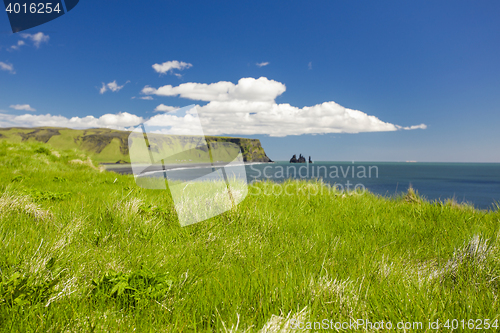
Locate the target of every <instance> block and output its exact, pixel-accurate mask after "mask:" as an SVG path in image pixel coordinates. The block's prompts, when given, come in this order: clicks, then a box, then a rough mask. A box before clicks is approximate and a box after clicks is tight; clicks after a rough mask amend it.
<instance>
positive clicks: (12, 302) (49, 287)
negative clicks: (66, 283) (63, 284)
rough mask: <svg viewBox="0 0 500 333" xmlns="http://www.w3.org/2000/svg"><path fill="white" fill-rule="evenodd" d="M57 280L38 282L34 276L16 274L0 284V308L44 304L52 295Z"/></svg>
mask: <svg viewBox="0 0 500 333" xmlns="http://www.w3.org/2000/svg"><path fill="white" fill-rule="evenodd" d="M58 282H59V278H54V279H48V280H45V281H42V282H39V281H37V280H36V279H35V277H34V276H23V275H22V274H21V273H19V272H16V273H14V274H12V275H11V276H10V277H9V278H2V281H1V282H0V306H2V305H8V306H11V307H13V306H23V305H34V304H36V303H40V302H45V301H46V300H47V299H48V298H49V297H50V295H51V294H52V291H53V288H54V286H55V285H56V284H57V283H58Z"/></svg>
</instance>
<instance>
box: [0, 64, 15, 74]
mask: <svg viewBox="0 0 500 333" xmlns="http://www.w3.org/2000/svg"><path fill="white" fill-rule="evenodd" d="M0 69H1V70H3V71H8V72H10V73H11V74H16V71H15V70H14V65H12V64H9V63H7V62H2V61H0Z"/></svg>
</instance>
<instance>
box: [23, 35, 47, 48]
mask: <svg viewBox="0 0 500 333" xmlns="http://www.w3.org/2000/svg"><path fill="white" fill-rule="evenodd" d="M21 37H23V38H27V39H29V40H31V41H32V42H33V44H34V45H35V46H36V47H37V48H38V47H40V44H42V43H47V42H48V41H49V39H50V37H49V36H48V35H44V33H43V32H38V33H36V34H21Z"/></svg>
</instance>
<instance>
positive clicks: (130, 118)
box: [0, 77, 427, 137]
mask: <svg viewBox="0 0 500 333" xmlns="http://www.w3.org/2000/svg"><path fill="white" fill-rule="evenodd" d="M106 87H107V86H106ZM285 89H286V88H285V85H284V84H282V83H280V82H277V81H273V80H269V79H267V78H265V77H261V78H259V79H254V78H242V79H240V80H239V81H238V83H237V84H233V83H231V82H225V81H221V82H216V83H212V84H202V83H194V82H190V83H184V84H181V85H179V86H177V87H172V86H164V87H160V88H158V89H155V88H152V87H145V88H144V89H143V93H145V94H148V95H152V94H156V95H160V96H161V95H164V96H177V95H179V96H181V97H184V98H189V99H198V100H202V101H208V102H209V103H208V104H206V105H204V106H197V111H198V114H199V116H200V121H201V124H202V126H203V130H204V133H205V134H206V135H242V134H243V135H254V134H264V135H270V136H274V137H283V136H288V135H301V134H312V135H314V134H326V133H360V132H383V131H398V130H414V129H425V128H427V126H426V125H425V124H420V125H413V126H406V127H403V126H400V125H396V124H392V123H389V122H385V121H382V120H380V119H379V118H377V117H376V116H373V115H369V114H367V113H364V112H362V111H359V110H353V109H348V108H345V107H343V106H341V105H339V104H337V103H335V102H332V101H329V102H324V103H321V104H317V105H313V106H305V107H302V108H299V107H295V106H292V105H290V104H288V103H282V104H278V103H276V102H275V98H276V97H277V96H279V95H281V94H282V93H283V92H284V91H285ZM173 109H175V108H174V107H172V106H168V105H164V104H160V105H158V106H157V107H156V109H155V111H163V112H165V111H171V110H173ZM172 113H173V112H166V113H161V114H157V115H155V116H153V117H151V118H150V119H149V123H150V124H158V125H168V126H171V129H170V130H169V131H170V133H171V134H198V133H193V129H197V126H195V125H196V123H197V122H198V120H197V119H196V117H195V116H194V114H192V113H188V114H180V113H179V112H178V114H172ZM144 121H145V119H143V118H142V117H138V116H136V115H133V114H129V113H118V114H106V115H103V116H101V117H99V118H96V117H93V116H87V117H83V118H80V117H73V118H69V119H68V118H66V117H63V116H53V115H50V114H47V115H32V114H25V115H20V116H15V115H9V114H0V126H3V127H10V126H60V127H70V128H89V127H107V128H115V129H122V130H123V129H127V128H130V127H132V126H136V125H138V124H140V123H142V122H144Z"/></svg>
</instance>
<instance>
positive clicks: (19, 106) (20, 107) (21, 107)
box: [9, 104, 36, 111]
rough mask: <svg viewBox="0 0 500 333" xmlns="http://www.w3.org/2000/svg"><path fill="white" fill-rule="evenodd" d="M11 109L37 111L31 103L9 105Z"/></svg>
mask: <svg viewBox="0 0 500 333" xmlns="http://www.w3.org/2000/svg"><path fill="white" fill-rule="evenodd" d="M9 107H10V108H11V109H14V110H22V111H36V110H35V109H33V108H32V107H31V106H30V105H29V104H14V105H11V106H9Z"/></svg>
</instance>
